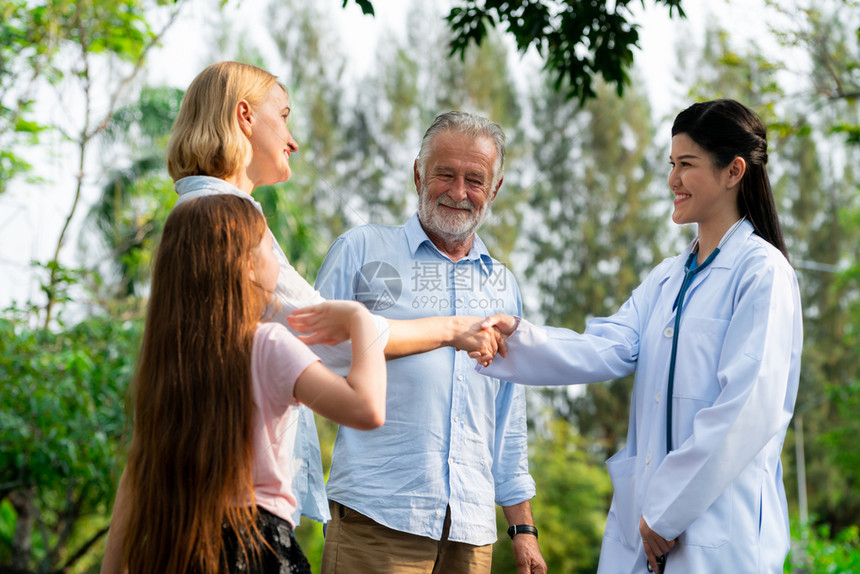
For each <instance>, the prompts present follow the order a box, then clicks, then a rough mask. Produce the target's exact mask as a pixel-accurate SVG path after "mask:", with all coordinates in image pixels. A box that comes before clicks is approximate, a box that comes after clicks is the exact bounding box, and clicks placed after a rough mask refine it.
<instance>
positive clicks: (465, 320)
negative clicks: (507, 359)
mask: <svg viewBox="0 0 860 574" xmlns="http://www.w3.org/2000/svg"><path fill="white" fill-rule="evenodd" d="M451 320H452V321H454V325H453V333H454V334H453V336H452V338H451V341H450V346H452V347H454V348H455V349H457V350H458V351H467V352H468V353H469V356H470V357H471V358H473V359H475V360H476V361H478V364H479V365H481V366H482V367H486V366H488V365H489V364H490V363H492V362H493V357H495V356H496V353H501V354H502V356H503V357H504V356H505V355H506V354H507V347H506V346H505V338H506V337H503V336H502V334H501V333H500V332H499V330H498V329H494V328H492V327H486V328H485V327H483V325H482V323H483V322H484V319H482V318H481V317H472V316H468V315H455V316H453V317H451Z"/></svg>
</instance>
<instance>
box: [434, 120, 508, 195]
mask: <svg viewBox="0 0 860 574" xmlns="http://www.w3.org/2000/svg"><path fill="white" fill-rule="evenodd" d="M445 131H452V132H455V133H461V134H465V135H468V136H470V137H472V138H473V139H477V138H479V137H486V138H490V139H491V140H493V143H494V144H495V146H496V164H495V165H494V166H493V182H492V183H493V187H495V186H496V185H497V184H498V183H499V180H500V179H501V178H502V169H503V168H504V166H505V132H503V131H502V128H501V127H500V126H499V124H497V123H496V122H493V121H490V120H488V119H487V118H485V117H482V116H479V115H476V114H470V113H468V112H446V113H444V114H439V115H438V116H436V119H435V120H433V123H432V124H430V127H429V128H427V131H426V132H424V139H422V140H421V149H420V150H419V151H418V158H417V162H418V175H419V176H421V181H424V179H425V178H424V167H425V165H426V163H427V157H428V156H429V155H430V147H431V145H432V143H433V139H434V138H435V137H436V136H437V135H438V134H440V133H442V132H445Z"/></svg>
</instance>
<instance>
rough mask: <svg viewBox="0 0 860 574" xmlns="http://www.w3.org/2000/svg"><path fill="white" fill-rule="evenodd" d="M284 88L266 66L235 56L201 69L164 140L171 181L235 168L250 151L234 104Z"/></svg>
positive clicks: (224, 174)
mask: <svg viewBox="0 0 860 574" xmlns="http://www.w3.org/2000/svg"><path fill="white" fill-rule="evenodd" d="M275 85H278V86H280V87H281V88H282V89H283V90H284V93H286V92H287V90H286V88H285V87H284V86H283V84H281V83H280V82H278V80H277V78H276V77H275V76H273V75H272V74H270V73H269V72H267V71H265V70H263V69H261V68H258V67H256V66H251V65H249V64H242V63H239V62H219V63H217V64H212V65H211V66H209V67H207V68H206V69H204V70H203V71H202V72H200V73H199V74H198V75H197V77H196V78H194V81H192V82H191V85H190V86H188V91H187V92H185V97H184V98H183V100H182V106H181V108H180V109H179V115H178V116H177V117H176V122H175V123H174V125H173V133H172V134H171V136H170V142H169V143H168V144H167V171H168V173H169V174H170V177H172V178H173V181H176V180H178V179H181V178H183V177H188V176H190V175H208V176H212V177H219V178H222V179H223V178H225V177H229V176H231V175H233V174H235V173H237V172H238V171H239V169H240V168H241V167H242V166H243V165H244V164H245V163H247V161H248V160H249V158H250V155H251V153H252V150H251V144H250V143H249V141H248V138H247V137H246V136H245V134H244V133H242V130H241V129H240V128H239V122H238V121H237V119H236V106H237V104H238V103H239V102H240V101H242V100H246V101H247V102H248V103H249V104H250V105H251V106H257V105H259V104H261V103H262V102H263V100H264V99H265V98H266V96H267V95H268V93H269V91H270V90H271V89H272V86H275Z"/></svg>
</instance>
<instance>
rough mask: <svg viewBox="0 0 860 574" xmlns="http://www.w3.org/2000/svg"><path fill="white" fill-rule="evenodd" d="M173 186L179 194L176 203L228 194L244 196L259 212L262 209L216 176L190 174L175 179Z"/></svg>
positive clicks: (257, 203) (254, 200)
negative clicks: (206, 196)
mask: <svg viewBox="0 0 860 574" xmlns="http://www.w3.org/2000/svg"><path fill="white" fill-rule="evenodd" d="M174 188H175V189H176V193H177V194H179V199H178V200H176V203H177V204H180V203H182V202H184V201H188V200H189V199H193V198H195V197H201V196H204V195H218V194H229V195H238V196H239V197H244V198H245V199H247V200H249V201H251V202H253V204H254V205H255V206H256V207H257V209H259V210H260V211H261V212H262V211H263V208H262V206H261V205H260V203H259V202H258V201H257V200H256V199H254V198H253V197H251V196H250V195H249V194H247V193H245V192H244V191H242V190H241V189H239V188H238V187H236V186H235V185H233V184H232V183H229V182H227V181H224V180H223V179H221V178H218V177H210V176H208V175H190V176H188V177H183V178H181V179H178V180H176V183H174Z"/></svg>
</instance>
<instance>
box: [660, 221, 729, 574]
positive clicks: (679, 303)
mask: <svg viewBox="0 0 860 574" xmlns="http://www.w3.org/2000/svg"><path fill="white" fill-rule="evenodd" d="M744 219H746V215H744V216H743V217H741V218H740V219H739V220H737V221H736V222H735V223H734V225H732V227H731V228H730V229H729V231H728V233H726V235H725V236H724V237H723V239H722V240H721V241H720V244H719V245H717V248H716V249H714V251H713V252H712V253H711V254H710V255H708V257H707V259H705V260H704V261H703V262H702V264H701V265H696V254H697V253H698V251H699V240H698V238H696V243H695V245H693V247H692V249H691V251H690V256H689V257H688V258H687V262H686V263H685V264H684V280H683V281H682V282H681V288H680V289H679V290H678V296H677V297H676V298H675V303H674V304H673V305H672V310H673V311H675V327H674V329H673V331H672V353H671V355H670V358H669V383H668V386H667V389H666V453H669V452H671V451H672V402H673V401H672V393H673V391H674V389H675V360H676V358H677V356H678V334H679V333H680V332H681V312H682V311H683V310H684V297H685V296H686V295H687V290H688V289H689V288H690V285H692V284H693V280H694V279H695V278H696V275H698V274H699V273H701V272H702V271H704V270H705V269H706V268H707V267H708V266H709V265H710V264H711V263H713V261H714V259H715V258H716V257H717V255H718V254H719V253H720V248H721V247H722V246H723V245H725V243H726V241H728V240H729V238H730V237H731V236H732V235H733V234H734V232H735V231H737V229H738V227H740V225H741V223H743V221H744ZM657 562H658V564H660V571H661V572H662V571H663V567H664V565H665V564H666V555H665V554H664V555H663V556H659V557H658V559H657ZM648 571H649V572H651V571H652V570H651V565H650V564H649V565H648Z"/></svg>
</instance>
